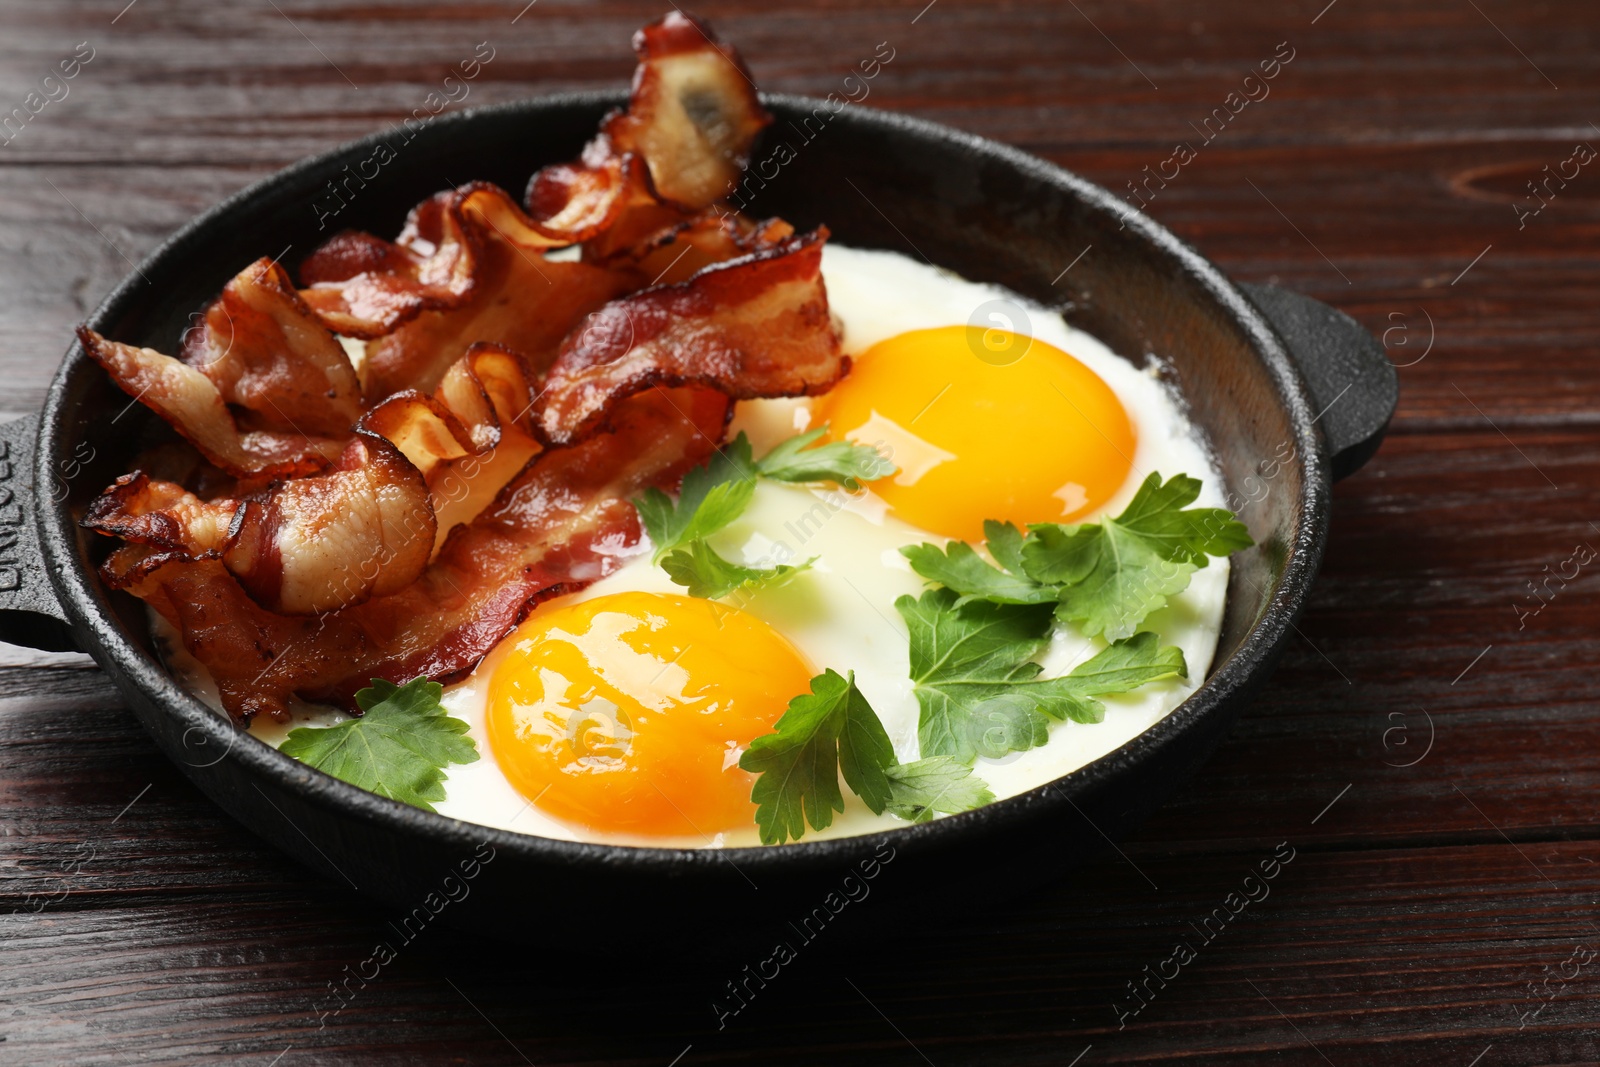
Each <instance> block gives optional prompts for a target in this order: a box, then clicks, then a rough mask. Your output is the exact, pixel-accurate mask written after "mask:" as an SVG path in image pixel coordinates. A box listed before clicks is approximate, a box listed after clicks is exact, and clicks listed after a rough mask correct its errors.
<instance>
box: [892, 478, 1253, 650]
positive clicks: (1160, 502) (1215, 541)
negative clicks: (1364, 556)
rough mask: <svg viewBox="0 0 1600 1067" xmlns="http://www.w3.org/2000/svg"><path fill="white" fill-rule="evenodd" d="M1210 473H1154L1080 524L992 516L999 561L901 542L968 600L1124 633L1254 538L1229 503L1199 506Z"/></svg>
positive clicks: (963, 549) (915, 564)
mask: <svg viewBox="0 0 1600 1067" xmlns="http://www.w3.org/2000/svg"><path fill="white" fill-rule="evenodd" d="M1199 495H1200V482H1199V481H1198V480H1197V479H1195V478H1191V477H1189V476H1188V475H1184V474H1179V475H1175V476H1174V477H1172V478H1170V479H1168V480H1167V481H1166V482H1165V483H1163V482H1162V480H1161V476H1160V475H1159V474H1152V475H1150V476H1149V477H1148V478H1146V479H1145V481H1144V483H1143V484H1142V485H1141V486H1140V487H1139V491H1138V492H1137V493H1136V494H1134V498H1133V500H1132V501H1131V502H1130V503H1129V504H1128V506H1127V508H1125V509H1124V510H1123V512H1122V514H1120V515H1118V516H1116V517H1115V518H1106V519H1102V520H1101V521H1099V522H1096V523H1084V524H1080V525H1074V526H1064V525H1060V524H1054V523H1050V524H1044V525H1039V526H1033V527H1030V528H1029V530H1028V533H1027V534H1026V535H1024V534H1023V533H1022V531H1020V530H1018V529H1017V528H1016V527H1015V526H1011V525H1009V524H1006V523H997V522H988V523H985V524H984V534H985V536H986V538H987V547H988V550H989V555H990V556H991V557H992V558H993V559H994V561H995V563H994V564H990V563H989V562H988V561H987V560H985V559H984V558H983V557H982V556H980V555H978V553H977V552H976V551H975V550H974V549H973V548H972V546H971V545H968V544H966V543H964V542H961V541H955V542H951V543H950V544H949V545H948V546H946V547H945V548H944V549H942V550H941V549H940V548H938V547H937V546H935V545H928V544H923V545H911V546H907V547H906V548H903V549H901V552H902V553H904V555H905V556H906V558H907V559H909V560H910V561H911V566H912V569H913V570H915V571H916V572H917V573H918V574H920V575H922V576H923V577H924V578H928V579H930V580H932V581H935V582H939V583H940V584H941V585H944V586H945V587H946V588H948V589H953V590H955V592H956V593H958V594H959V595H960V597H961V601H962V603H963V604H965V603H967V602H969V601H974V600H984V601H990V602H993V603H997V604H1019V605H1025V604H1050V603H1053V604H1055V605H1056V608H1055V612H1056V616H1057V617H1058V618H1060V619H1061V620H1062V621H1064V622H1070V623H1074V624H1076V625H1077V626H1078V627H1079V628H1080V629H1081V630H1082V631H1083V633H1084V634H1086V635H1088V636H1090V637H1095V636H1100V635H1104V636H1105V637H1106V639H1107V640H1116V639H1119V638H1124V637H1128V636H1130V635H1132V634H1134V633H1135V632H1136V631H1137V630H1138V629H1139V626H1140V625H1141V624H1142V623H1143V622H1144V620H1145V618H1146V617H1147V616H1148V615H1149V614H1150V613H1151V612H1153V611H1156V610H1157V609H1159V608H1161V607H1163V606H1164V605H1165V604H1166V603H1167V598H1168V597H1170V596H1173V595H1175V594H1177V593H1180V592H1182V591H1183V590H1184V589H1186V588H1187V587H1188V585H1189V580H1190V578H1191V577H1192V576H1193V574H1194V572H1195V571H1196V570H1198V569H1200V568H1201V567H1204V566H1206V564H1207V562H1208V557H1210V556H1227V555H1231V554H1232V553H1234V552H1237V551H1240V550H1241V549H1245V548H1249V547H1250V545H1251V544H1253V543H1254V542H1252V541H1251V539H1250V534H1249V532H1248V531H1247V530H1246V529H1245V527H1244V524H1243V523H1241V522H1239V521H1238V520H1237V519H1235V518H1234V517H1233V515H1232V514H1231V513H1230V512H1228V511H1227V510H1225V509H1223V508H1190V507H1187V505H1189V504H1191V503H1193V502H1194V500H1195V498H1196V497H1198V496H1199Z"/></svg>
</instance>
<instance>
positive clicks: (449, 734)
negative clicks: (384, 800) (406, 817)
mask: <svg viewBox="0 0 1600 1067" xmlns="http://www.w3.org/2000/svg"><path fill="white" fill-rule="evenodd" d="M443 695H444V686H442V685H439V684H438V683H437V682H430V681H428V680H427V679H426V678H413V679H412V680H411V681H409V682H407V683H406V684H405V685H403V686H401V685H395V684H394V683H393V682H386V681H384V680H383V679H381V678H374V679H373V680H372V688H370V689H363V690H361V691H360V692H359V693H357V694H356V704H357V706H359V707H360V708H361V709H362V711H364V712H365V714H364V715H362V716H361V717H360V718H359V719H350V720H349V721H347V722H342V723H340V724H339V725H337V726H327V727H311V726H302V727H300V728H299V729H295V730H290V731H289V736H288V738H287V739H286V740H285V741H284V742H283V744H282V745H280V746H279V748H278V751H279V752H282V753H283V754H284V755H286V756H292V757H294V758H295V759H297V760H300V761H301V762H302V763H305V764H308V765H309V766H312V767H315V768H317V769H318V770H321V771H325V772H327V773H328V774H331V775H333V776H334V777H335V778H341V779H343V780H344V781H346V782H349V783H350V784H351V785H355V786H360V787H361V788H362V789H366V790H369V791H371V792H373V793H377V794H378V795H379V796H385V797H388V798H390V799H391V800H398V801H400V802H401V803H404V804H415V805H416V806H417V807H419V808H422V809H424V810H426V811H432V810H434V809H433V805H432V804H431V803H429V801H435V800H443V799H444V798H445V796H444V778H445V776H444V768H445V767H446V766H448V765H449V764H452V763H473V762H475V761H476V760H477V758H478V746H477V745H476V744H475V743H474V742H473V740H472V738H470V737H468V736H466V733H467V724H466V723H464V722H462V721H461V720H460V719H457V718H453V717H451V716H450V715H447V714H445V710H444V708H443V707H442V706H441V705H440V703H439V699H440V697H442V696H443Z"/></svg>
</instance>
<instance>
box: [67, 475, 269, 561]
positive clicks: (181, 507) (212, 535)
mask: <svg viewBox="0 0 1600 1067" xmlns="http://www.w3.org/2000/svg"><path fill="white" fill-rule="evenodd" d="M238 510H239V502H238V501H237V500H229V499H223V500H217V501H210V500H202V499H200V498H199V497H197V496H195V495H194V494H193V493H191V492H189V491H188V490H187V489H185V488H184V487H183V486H181V485H176V484H174V483H172V482H166V481H158V480H156V479H153V478H151V477H150V476H149V475H147V474H146V473H145V472H143V471H133V472H132V473H131V474H124V475H123V476H122V477H120V478H118V479H117V480H116V482H115V483H113V484H112V486H111V488H109V489H107V490H106V491H105V492H104V493H101V494H100V496H99V497H97V498H96V499H95V501H94V502H93V503H91V504H90V505H89V510H88V511H87V512H85V513H84V516H83V519H82V525H83V526H85V527H86V528H88V529H91V530H96V531H98V532H100V533H103V534H106V535H108V536H110V537H120V538H122V540H124V541H130V542H134V543H136V544H141V545H152V546H154V547H156V548H161V549H167V550H171V551H176V552H178V553H180V554H183V555H188V556H191V557H195V558H199V557H202V556H216V555H218V554H219V553H220V552H221V551H222V549H223V548H224V547H226V545H227V543H228V530H229V529H230V528H231V527H232V525H233V516H234V514H235V513H236V512H237V511H238Z"/></svg>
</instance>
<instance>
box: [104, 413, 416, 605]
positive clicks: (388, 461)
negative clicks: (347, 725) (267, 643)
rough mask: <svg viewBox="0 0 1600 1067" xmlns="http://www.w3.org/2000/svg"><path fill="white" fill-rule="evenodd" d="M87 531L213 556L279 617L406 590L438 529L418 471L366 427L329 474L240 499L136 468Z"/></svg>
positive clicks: (174, 552)
mask: <svg viewBox="0 0 1600 1067" xmlns="http://www.w3.org/2000/svg"><path fill="white" fill-rule="evenodd" d="M83 525H84V526H86V527H88V528H89V529H92V530H97V531H99V532H100V533H104V534H109V535H112V536H115V537H120V538H122V539H123V540H124V541H129V542H134V543H137V544H140V545H144V546H148V547H149V548H150V549H151V550H152V553H155V552H159V554H160V555H161V556H162V557H163V558H165V559H168V560H172V561H178V560H183V561H189V562H197V561H212V560H220V561H221V563H222V565H223V567H224V568H226V570H227V571H228V573H229V574H231V575H232V576H233V577H234V578H236V579H237V580H238V584H239V585H240V587H241V588H242V590H243V591H244V592H246V593H248V594H249V596H250V597H251V598H252V599H253V600H254V601H255V602H256V603H257V604H259V605H261V606H262V607H263V608H266V609H267V610H269V611H275V612H279V613H282V614H285V615H308V614H312V613H315V612H319V611H327V610H330V609H333V608H338V607H343V606H346V605H350V604H357V603H360V602H361V601H364V600H366V599H368V598H369V597H372V596H385V595H388V594H390V593H393V592H396V591H398V590H400V589H402V588H404V587H405V586H407V585H409V584H410V583H411V582H413V581H415V580H416V578H417V576H418V575H420V574H421V573H422V570H423V568H424V567H426V566H427V563H428V557H429V555H430V554H431V553H432V552H433V545H434V534H435V520H434V514H433V508H432V506H431V502H430V500H429V494H428V488H427V485H426V483H425V482H424V481H423V478H422V476H421V475H420V474H419V473H418V472H417V470H416V468H415V467H413V466H412V465H411V464H410V463H408V462H407V461H406V459H405V457H404V456H402V455H401V454H400V451H399V450H398V449H397V448H395V446H394V445H392V444H390V443H389V442H388V441H386V440H384V439H383V438H382V437H379V436H377V435H376V434H372V433H368V432H365V431H362V432H360V433H358V434H357V435H356V436H355V438H353V439H352V440H351V442H350V444H349V445H348V446H347V447H346V448H345V450H344V454H343V455H342V456H341V457H340V458H339V462H338V464H337V465H336V467H335V468H334V469H333V470H331V471H328V472H327V473H324V474H320V475H316V476H313V477H309V478H295V479H291V480H289V481H286V482H280V483H275V484H274V485H273V486H272V487H271V488H270V489H268V490H266V491H264V492H261V493H257V494H254V495H252V496H249V497H246V498H245V499H243V500H233V499H228V498H222V499H218V500H211V501H206V500H201V499H200V498H199V497H197V496H195V495H194V494H192V493H190V492H189V491H188V490H186V489H184V488H183V487H182V486H179V485H175V484H173V483H171V482H162V481H155V480H153V479H151V478H149V477H148V476H146V475H145V474H144V473H142V472H137V471H136V472H134V473H133V474H127V475H123V476H122V477H121V478H119V479H118V480H117V482H116V484H115V485H113V486H112V487H111V488H110V489H109V490H107V491H106V492H105V493H103V494H102V495H101V496H100V497H99V498H98V499H97V500H95V502H94V503H93V504H92V505H90V508H89V510H88V512H87V514H85V516H84V518H83ZM149 555H150V553H147V554H145V558H149ZM125 559H126V558H125Z"/></svg>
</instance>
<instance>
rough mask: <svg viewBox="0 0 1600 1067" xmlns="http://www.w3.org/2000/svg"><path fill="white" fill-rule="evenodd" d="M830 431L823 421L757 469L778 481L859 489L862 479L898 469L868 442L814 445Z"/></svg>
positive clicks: (778, 449)
mask: <svg viewBox="0 0 1600 1067" xmlns="http://www.w3.org/2000/svg"><path fill="white" fill-rule="evenodd" d="M827 432H828V427H827V426H826V425H823V426H819V427H817V428H816V429H815V430H808V431H806V432H805V433H803V434H798V435H796V436H794V437H791V438H789V439H788V440H787V441H784V442H783V443H782V444H780V445H778V446H777V447H775V448H774V449H773V450H772V451H771V452H768V453H767V454H766V455H765V456H763V457H762V458H761V462H760V463H758V464H756V473H757V474H759V475H761V476H762V477H763V478H771V479H772V480H773V481H775V482H835V483H837V484H839V485H842V486H844V487H845V488H846V489H848V490H850V491H851V492H855V491H856V490H857V489H859V488H861V483H862V482H875V481H877V480H878V479H879V478H887V477H888V476H889V475H891V474H893V473H895V471H896V470H897V469H898V468H896V467H895V465H894V464H893V463H891V462H889V460H888V459H887V458H885V457H884V456H883V455H882V454H881V453H880V452H879V451H878V450H877V449H875V448H872V447H870V446H868V445H858V444H855V443H854V442H851V441H830V442H829V443H828V444H825V445H819V446H818V447H816V448H811V447H810V445H811V444H812V443H813V442H815V441H816V440H817V439H818V438H820V437H821V436H822V435H823V434H825V433H827ZM739 437H740V438H743V437H744V435H743V434H740V435H739ZM746 447H748V446H746Z"/></svg>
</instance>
